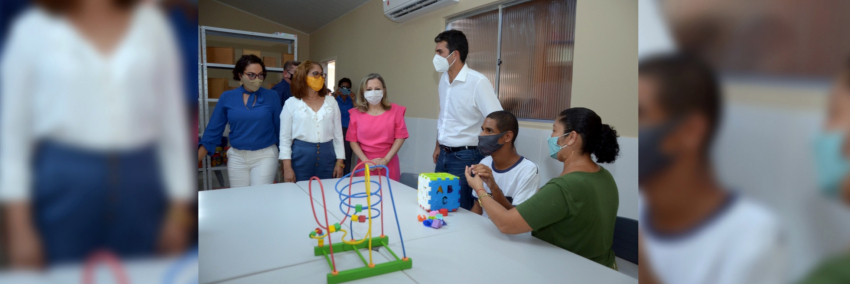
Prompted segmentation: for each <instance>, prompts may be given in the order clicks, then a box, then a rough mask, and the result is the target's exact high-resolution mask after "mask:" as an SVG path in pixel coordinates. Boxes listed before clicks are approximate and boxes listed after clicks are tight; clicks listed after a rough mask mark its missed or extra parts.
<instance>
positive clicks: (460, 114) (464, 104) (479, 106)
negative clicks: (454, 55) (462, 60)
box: [437, 64, 502, 147]
mask: <svg viewBox="0 0 850 284" xmlns="http://www.w3.org/2000/svg"><path fill="white" fill-rule="evenodd" d="M439 91H440V116H439V117H438V118H437V142H439V143H440V145H443V146H449V147H461V146H478V134H480V133H481V125H482V124H484V118H485V117H487V115H489V114H490V113H491V112H494V111H500V110H502V105H501V104H500V103H499V99H498V98H497V97H496V92H495V91H493V84H491V83H490V80H488V79H487V77H485V76H484V75H482V74H481V73H478V71H475V70H472V69H470V68H469V66H467V65H466V64H464V65H463V69H461V70H460V72H458V74H457V77H455V80H454V81H453V82H451V83H449V73H448V72H445V73H443V76H441V77H440V86H439Z"/></svg>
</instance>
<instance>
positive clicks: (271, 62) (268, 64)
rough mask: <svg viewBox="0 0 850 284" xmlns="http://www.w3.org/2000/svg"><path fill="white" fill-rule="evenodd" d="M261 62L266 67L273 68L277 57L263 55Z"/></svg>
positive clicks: (275, 65)
mask: <svg viewBox="0 0 850 284" xmlns="http://www.w3.org/2000/svg"><path fill="white" fill-rule="evenodd" d="M263 64H265V65H266V68H274V67H277V58H274V57H263Z"/></svg>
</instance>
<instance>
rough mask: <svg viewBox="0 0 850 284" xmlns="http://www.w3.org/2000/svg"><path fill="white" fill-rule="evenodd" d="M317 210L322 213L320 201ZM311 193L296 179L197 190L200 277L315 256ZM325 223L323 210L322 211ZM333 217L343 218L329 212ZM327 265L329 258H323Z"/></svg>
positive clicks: (220, 276)
mask: <svg viewBox="0 0 850 284" xmlns="http://www.w3.org/2000/svg"><path fill="white" fill-rule="evenodd" d="M314 205H315V206H316V211H317V214H322V212H323V209H322V207H321V204H320V203H318V202H316V203H314ZM310 210H311V208H310V198H309V196H307V195H306V194H304V191H303V190H302V189H301V188H300V187H298V186H297V185H295V184H293V183H282V184H272V185H264V186H254V187H242V188H230V189H219V190H210V191H203V192H200V193H198V239H199V240H198V247H199V250H200V263H201V267H200V282H201V283H210V282H218V281H223V280H227V279H233V278H237V277H242V276H246V275H251V274H257V273H262V272H266V271H270V270H274V269H280V268H283V267H289V266H293V265H297V264H302V263H306V262H310V261H319V260H321V261H323V262H324V261H325V260H324V258H321V257H317V256H313V246H315V245H316V241H315V240H313V239H310V238H308V235H309V232H310V230H313V229H315V228H316V227H317V226H316V221H315V220H314V217H313V213H310ZM318 217H319V218H321V219H322V222H323V223H324V215H318ZM328 219H329V220H330V222H331V223H334V222H339V220H338V219H336V217H334V216H333V215H330V214H329V215H328ZM324 264H325V265H327V263H326V262H325V263H324Z"/></svg>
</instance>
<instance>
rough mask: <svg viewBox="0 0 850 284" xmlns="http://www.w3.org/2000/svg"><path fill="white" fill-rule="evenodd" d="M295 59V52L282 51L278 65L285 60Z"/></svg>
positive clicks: (281, 64)
mask: <svg viewBox="0 0 850 284" xmlns="http://www.w3.org/2000/svg"><path fill="white" fill-rule="evenodd" d="M293 60H295V54H289V53H284V54H283V58H282V59H281V60H280V66H283V64H284V63H286V62H287V61H293Z"/></svg>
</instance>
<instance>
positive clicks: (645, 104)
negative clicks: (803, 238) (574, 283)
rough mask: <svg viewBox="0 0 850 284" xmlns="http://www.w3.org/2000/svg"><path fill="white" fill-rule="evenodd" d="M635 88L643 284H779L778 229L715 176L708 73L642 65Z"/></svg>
mask: <svg viewBox="0 0 850 284" xmlns="http://www.w3.org/2000/svg"><path fill="white" fill-rule="evenodd" d="M638 78H639V79H638V109H639V110H638V118H639V125H640V130H639V131H640V132H639V137H640V138H639V139H640V141H639V142H640V145H639V155H640V161H639V166H638V168H639V169H638V179H639V183H640V187H641V195H642V200H643V201H644V204H643V205H645V206H643V208H642V210H641V214H640V217H639V218H640V222H639V224H640V232H641V244H640V248H641V249H640V253H641V258H642V259H643V260H644V262H642V263H641V265H640V273H639V274H640V277H641V279H640V280H641V283H644V282H647V283H652V282H660V283H706V284H708V283H720V284H732V283H780V282H783V281H782V279H783V278H784V268H785V255H784V251H785V249H784V244H783V242H782V238H781V228H780V224H779V220H777V218H776V217H774V214H773V213H772V212H770V211H768V210H767V209H766V208H764V207H762V206H760V205H759V204H757V203H755V202H753V201H751V200H749V199H747V198H746V197H744V196H741V195H740V194H738V193H736V192H734V191H730V190H727V189H725V188H724V187H723V186H722V185H721V184H720V182H719V181H718V180H717V179H716V177H715V175H714V171H713V169H712V167H713V166H712V163H711V161H710V159H709V152H710V149H711V145H712V139H713V137H714V135H715V133H716V132H717V128H718V125H719V120H720V114H721V112H722V102H721V94H720V89H719V86H718V82H717V78H716V76H715V74H714V72H713V71H712V70H711V69H710V68H709V67H708V66H707V65H706V64H705V63H704V62H702V61H701V60H699V59H697V58H695V57H692V56H688V55H684V54H667V55H658V56H655V57H650V58H648V59H646V60H643V61H642V62H641V63H640V66H639V77H638ZM652 278H654V279H652Z"/></svg>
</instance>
